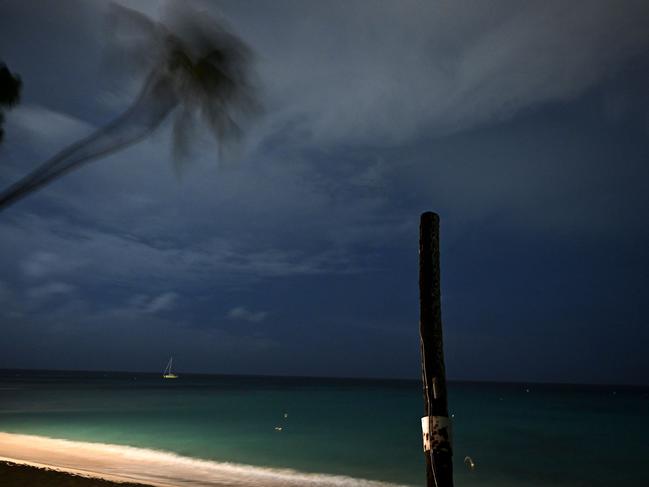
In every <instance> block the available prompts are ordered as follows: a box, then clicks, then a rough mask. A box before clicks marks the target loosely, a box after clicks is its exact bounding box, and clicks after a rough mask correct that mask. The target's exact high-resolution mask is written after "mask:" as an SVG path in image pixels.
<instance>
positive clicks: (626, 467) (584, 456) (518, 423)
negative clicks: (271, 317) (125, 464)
mask: <svg viewBox="0 0 649 487" xmlns="http://www.w3.org/2000/svg"><path fill="white" fill-rule="evenodd" d="M422 409H423V408H422V395H421V388H420V384H419V383H418V382H415V381H392V380H355V379H307V378H273V377H234V376H205V375H182V376H181V377H180V378H179V379H177V380H163V379H162V378H161V377H160V376H159V375H158V374H155V375H152V374H128V373H110V372H108V373H96V372H93V373H79V372H34V371H0V431H4V432H9V433H23V434H31V435H40V436H47V437H52V438H64V439H71V440H78V441H88V442H101V443H113V444H119V445H130V446H136V447H142V448H147V449H156V450H165V451H169V452H175V453H177V454H179V455H183V456H189V457H196V458H202V459H208V460H214V461H219V462H224V461H225V462H236V463H240V464H247V465H255V466H265V467H281V468H290V469H294V470H299V471H304V472H315V473H325V474H336V475H345V476H350V477H355V478H365V479H375V480H382V481H387V482H393V483H398V484H406V485H424V459H423V453H422V448H421V424H420V417H421V414H422ZM449 409H450V412H451V413H452V414H453V416H454V418H453V421H454V424H453V428H454V430H453V441H454V449H455V472H456V475H455V478H456V485H457V486H459V487H462V486H502V487H508V486H558V487H561V486H584V487H586V486H588V487H591V486H592V487H597V486H607V487H610V486H642V487H647V486H649V388H637V387H636V388H634V387H608V386H607V387H603V386H566V385H537V384H497V383H450V384H449ZM285 414H286V415H287V417H284V415H285ZM276 428H281V431H278V430H276ZM467 455H469V456H471V457H472V458H473V460H474V461H475V463H476V469H475V471H473V472H469V471H468V470H467V469H466V467H465V465H464V463H463V459H464V457H465V456H467Z"/></svg>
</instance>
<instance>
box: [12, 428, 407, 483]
mask: <svg viewBox="0 0 649 487" xmlns="http://www.w3.org/2000/svg"><path fill="white" fill-rule="evenodd" d="M0 462H6V463H10V464H17V465H23V466H25V467H31V468H36V469H38V470H40V471H41V472H43V471H44V472H46V473H47V472H49V471H56V472H60V473H62V474H64V475H73V476H78V477H85V478H90V479H101V480H104V481H108V482H112V483H113V485H125V484H124V483H125V482H127V483H130V484H131V485H133V484H139V485H148V486H154V487H184V486H193V487H198V486H205V487H208V486H209V487H262V486H263V487H286V486H294V487H350V486H358V487H361V486H362V487H395V486H396V484H390V483H386V482H380V481H374V480H367V479H360V478H353V477H346V476H341V475H329V474H315V473H304V472H298V471H296V470H290V469H275V468H266V467H256V466H252V465H242V464H235V463H225V462H216V461H211V460H201V459H197V458H190V457H183V456H180V455H177V454H175V453H170V452H165V451H159V450H149V449H145V448H136V447H132V446H123V445H114V444H106V443H91V442H82V441H72V440H64V439H54V438H47V437H43V436H32V435H23V434H15V433H3V432H0ZM108 485H111V484H108Z"/></svg>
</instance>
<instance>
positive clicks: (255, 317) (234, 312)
mask: <svg viewBox="0 0 649 487" xmlns="http://www.w3.org/2000/svg"><path fill="white" fill-rule="evenodd" d="M267 316H268V313H267V312H266V311H251V310H249V309H247V308H246V307H245V306H237V307H236V308H232V309H231V310H230V311H228V314H227V317H228V318H230V319H232V320H241V321H248V322H250V323H261V322H262V321H264V320H265V319H266V317H267Z"/></svg>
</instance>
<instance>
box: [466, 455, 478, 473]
mask: <svg viewBox="0 0 649 487" xmlns="http://www.w3.org/2000/svg"><path fill="white" fill-rule="evenodd" d="M464 464H465V465H466V468H467V470H468V471H469V472H473V471H474V470H475V462H474V461H473V459H472V458H471V457H468V456H467V457H464Z"/></svg>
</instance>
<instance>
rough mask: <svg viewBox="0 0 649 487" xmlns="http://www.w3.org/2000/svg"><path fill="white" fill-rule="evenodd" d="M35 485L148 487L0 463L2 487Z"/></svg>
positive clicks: (55, 486) (51, 486)
mask: <svg viewBox="0 0 649 487" xmlns="http://www.w3.org/2000/svg"><path fill="white" fill-rule="evenodd" d="M35 485H36V486H39V485H46V486H47V487H146V485H145V484H133V483H130V482H111V481H109V480H103V479H100V478H97V477H88V476H83V475H77V474H73V473H70V472H61V471H57V470H52V469H50V468H44V467H33V466H31V465H20V464H17V463H10V462H0V486H2V487H32V486H35Z"/></svg>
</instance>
